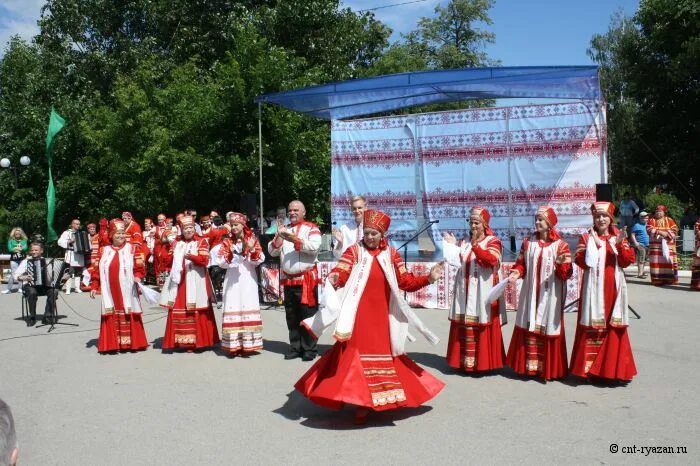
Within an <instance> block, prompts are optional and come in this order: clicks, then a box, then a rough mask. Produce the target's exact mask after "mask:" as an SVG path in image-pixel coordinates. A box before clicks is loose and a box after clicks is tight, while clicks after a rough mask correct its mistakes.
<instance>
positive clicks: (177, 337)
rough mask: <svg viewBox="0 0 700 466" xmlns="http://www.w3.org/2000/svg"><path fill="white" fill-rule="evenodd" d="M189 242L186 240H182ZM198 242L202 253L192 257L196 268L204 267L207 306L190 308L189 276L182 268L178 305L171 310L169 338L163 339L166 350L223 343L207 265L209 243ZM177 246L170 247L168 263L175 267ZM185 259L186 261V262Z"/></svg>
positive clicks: (177, 297)
mask: <svg viewBox="0 0 700 466" xmlns="http://www.w3.org/2000/svg"><path fill="white" fill-rule="evenodd" d="M181 241H185V240H181ZM191 241H198V243H199V244H198V251H199V254H197V255H195V256H192V258H191V259H190V260H191V261H192V262H193V263H194V264H195V266H196V267H203V268H204V279H203V280H204V281H203V283H201V284H200V286H205V287H206V293H207V296H209V299H207V302H206V304H203V305H202V306H201V307H195V308H194V309H193V308H188V306H187V279H186V277H185V267H184V266H183V267H182V272H181V275H180V276H181V278H180V284H179V285H178V288H177V295H176V297H175V302H174V303H173V305H172V306H171V307H170V308H169V312H168V320H167V322H166V324H165V336H164V337H163V349H164V350H171V349H176V348H177V349H187V350H193V349H201V348H209V347H212V346H214V345H215V344H217V343H219V342H220V341H221V339H220V338H219V330H218V328H217V325H216V317H214V309H213V308H212V305H211V296H213V292H212V288H211V280H209V273H208V272H207V264H208V263H209V253H208V247H207V245H206V240H204V239H194V240H191ZM175 244H177V243H173V246H172V247H171V248H169V250H170V254H169V256H168V257H169V262H167V263H166V265H167V266H168V267H171V265H172V260H173V251H174V249H175ZM183 260H184V259H183Z"/></svg>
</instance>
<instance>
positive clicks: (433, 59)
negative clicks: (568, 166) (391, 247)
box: [0, 0, 493, 233]
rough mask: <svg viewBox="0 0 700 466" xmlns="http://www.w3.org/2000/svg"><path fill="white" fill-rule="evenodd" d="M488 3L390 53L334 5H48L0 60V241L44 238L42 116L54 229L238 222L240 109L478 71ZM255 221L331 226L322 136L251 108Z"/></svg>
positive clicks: (191, 1) (242, 153) (243, 120)
mask: <svg viewBox="0 0 700 466" xmlns="http://www.w3.org/2000/svg"><path fill="white" fill-rule="evenodd" d="M491 4H492V1H491V0H454V1H452V2H450V4H448V5H447V6H446V7H444V8H442V7H438V9H436V15H437V16H436V18H435V19H434V20H432V19H430V18H423V20H421V24H420V26H419V29H418V31H416V33H415V34H409V36H407V38H406V40H405V41H404V42H403V43H402V44H394V46H392V47H388V41H387V40H388V37H389V35H390V33H391V31H390V30H389V29H388V28H387V27H386V26H385V25H384V24H382V23H381V22H379V21H377V20H376V19H375V18H374V16H373V14H372V13H362V14H359V13H354V12H352V11H351V10H350V9H347V8H341V5H340V1H339V0H289V1H287V0H285V1H279V0H255V1H253V0H167V1H166V0H128V1H112V0H48V1H47V3H46V5H45V6H44V7H43V9H42V16H41V19H40V21H39V25H40V28H41V32H40V34H39V35H38V36H37V37H35V38H34V40H33V41H32V42H31V43H27V42H25V41H22V40H20V39H19V38H13V39H12V40H11V41H10V42H9V43H8V44H7V48H6V50H5V54H4V56H3V57H2V59H0V89H1V90H2V91H1V92H0V152H1V153H2V154H3V156H7V157H9V158H10V159H11V160H12V162H13V164H14V165H18V161H19V157H20V156H22V155H29V156H30V157H31V158H32V165H31V166H30V167H29V168H26V169H20V170H19V171H18V175H19V186H20V188H21V189H19V190H15V189H14V174H13V173H12V172H11V171H9V170H0V196H1V198H2V199H3V209H2V210H0V229H1V228H6V229H9V228H10V227H12V226H15V225H18V226H21V227H23V228H24V229H25V230H26V231H27V232H28V233H31V232H42V231H45V215H46V206H45V192H46V183H47V180H46V159H45V154H44V139H45V135H46V126H47V123H48V116H49V110H50V108H51V106H52V105H53V106H55V108H56V110H57V111H58V112H59V113H60V114H61V115H62V116H63V117H64V118H65V120H66V126H65V128H64V130H63V131H62V132H61V133H60V134H59V136H58V138H57V140H56V145H55V149H54V164H53V167H54V171H53V173H54V180H55V184H56V192H57V205H56V224H55V228H56V229H57V230H58V231H60V230H62V229H63V228H65V226H66V225H67V224H68V223H69V221H70V219H71V218H73V217H79V218H81V219H82V220H83V222H87V221H95V220H97V219H99V218H100V217H103V216H104V217H108V218H109V217H113V216H116V215H118V214H119V213H120V212H121V211H122V210H131V211H133V212H134V213H135V214H136V216H137V218H138V219H142V218H143V217H145V216H154V215H155V214H156V213H157V212H160V211H162V212H167V213H169V214H174V213H175V212H178V211H180V210H182V209H184V208H190V207H191V208H195V209H197V210H199V211H201V212H204V211H207V210H209V209H212V208H215V209H217V210H219V211H220V212H221V211H224V212H225V211H227V210H238V209H239V208H240V199H241V198H242V196H243V195H244V194H246V193H256V198H257V194H258V106H257V105H256V104H255V103H254V98H255V97H256V96H258V95H260V94H264V93H267V92H277V91H282V90H287V89H293V88H299V87H304V86H309V85H315V84H321V83H326V82H329V81H335V80H343V79H348V78H353V77H360V76H372V75H376V74H382V73H391V72H399V71H406V70H410V71H415V70H420V69H431V68H444V67H451V66H472V65H481V64H483V63H485V62H486V61H487V59H486V56H485V55H484V53H483V50H482V46H483V44H484V43H486V42H489V41H492V40H493V36H492V35H491V34H490V33H485V32H482V31H479V30H476V29H474V28H473V24H474V23H476V22H483V23H485V24H490V19H489V18H488V15H487V14H486V10H488V8H489V7H490V6H491ZM262 122H263V127H262V132H263V191H264V192H263V194H264V202H265V210H269V209H274V208H275V207H276V206H278V205H286V204H287V203H288V202H289V201H290V200H292V199H297V198H298V199H301V200H302V201H304V203H305V204H306V207H307V212H308V217H309V218H311V219H312V220H314V221H317V222H319V223H321V224H323V223H325V222H327V221H328V219H329V214H330V212H329V208H330V206H329V202H328V200H329V198H330V181H329V180H330V157H329V154H330V131H329V128H328V124H327V122H323V121H319V120H315V119H312V118H309V117H305V116H302V115H299V114H296V113H293V112H289V111H287V110H284V109H282V108H279V107H274V106H269V107H263V109H262Z"/></svg>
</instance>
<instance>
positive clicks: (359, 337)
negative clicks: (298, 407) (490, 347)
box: [295, 210, 444, 411]
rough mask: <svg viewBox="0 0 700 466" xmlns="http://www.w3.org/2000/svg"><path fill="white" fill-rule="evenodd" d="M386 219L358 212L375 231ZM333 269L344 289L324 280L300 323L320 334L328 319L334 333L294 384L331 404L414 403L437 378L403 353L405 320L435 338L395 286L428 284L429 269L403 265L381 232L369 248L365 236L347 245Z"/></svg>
mask: <svg viewBox="0 0 700 466" xmlns="http://www.w3.org/2000/svg"><path fill="white" fill-rule="evenodd" d="M390 221H391V219H390V218H389V217H388V216H387V215H386V214H384V213H382V212H379V211H374V210H367V211H365V213H364V224H365V227H367V228H372V229H375V230H377V231H380V232H381V233H382V235H383V234H384V233H385V232H386V230H387V229H388V228H389V224H390ZM334 273H335V274H337V276H338V281H337V282H336V285H335V286H337V287H343V289H342V290H341V291H339V292H336V291H335V289H334V287H333V286H331V284H330V282H328V281H327V282H326V286H325V288H324V300H325V304H326V305H325V307H323V308H322V309H321V311H320V312H318V313H317V314H316V315H315V316H313V317H312V318H309V319H305V320H304V321H303V325H304V326H305V327H306V328H307V329H308V331H309V332H310V333H312V334H313V335H315V336H320V335H321V333H322V332H323V330H325V329H326V328H328V327H329V326H331V325H333V324H335V330H334V337H335V339H336V340H337V341H336V343H335V344H334V345H333V347H332V348H331V349H330V350H329V351H327V352H326V353H325V354H324V355H323V356H322V357H321V359H320V360H318V361H317V362H316V363H315V364H314V365H313V366H312V367H311V369H309V371H308V372H306V374H304V375H303V376H302V377H301V379H299V381H298V382H297V383H296V384H295V388H296V389H297V390H299V391H300V392H301V393H302V394H303V395H304V396H306V397H307V398H309V399H310V400H311V401H313V402H314V403H316V404H319V405H321V406H324V407H327V408H332V409H340V408H341V407H342V406H343V405H344V404H346V403H350V404H353V405H356V406H358V407H363V408H369V409H373V410H377V411H380V410H389V409H396V408H400V407H416V406H420V405H422V404H423V403H425V402H427V401H428V400H430V399H431V398H433V397H434V396H435V395H437V394H438V393H439V392H440V390H442V388H443V387H444V384H443V383H442V382H441V381H440V380H438V379H436V378H435V377H433V376H432V375H431V374H429V373H428V372H427V371H425V370H424V369H422V368H421V367H420V366H418V365H417V364H416V363H414V362H413V361H412V360H411V359H409V358H408V356H407V355H406V352H405V349H404V346H405V341H406V339H407V338H412V337H410V336H409V334H408V324H409V323H410V324H411V325H412V326H413V327H415V328H416V329H417V330H418V331H419V332H420V333H422V334H423V335H424V336H425V337H426V338H427V339H428V340H429V341H430V342H431V343H433V344H437V342H438V341H439V340H438V338H437V337H436V336H435V335H434V334H433V333H432V332H431V331H430V330H429V329H427V328H426V327H425V326H424V325H423V323H422V322H421V321H420V320H419V319H418V317H417V316H416V315H415V313H414V312H413V311H412V310H411V308H410V307H409V306H408V304H407V303H406V301H405V300H404V299H403V297H402V293H401V291H400V290H407V291H415V290H418V289H420V288H422V287H424V286H426V285H428V283H429V276H427V275H426V276H414V275H413V274H411V273H410V272H408V271H407V270H406V266H405V264H404V263H403V261H402V259H401V256H400V255H399V253H398V252H397V251H396V249H394V248H392V247H389V246H388V245H387V242H386V239H384V238H382V240H381V243H380V245H379V247H377V248H375V249H368V248H367V247H366V246H365V244H364V242H360V243H357V244H355V245H353V246H352V247H350V248H349V249H348V250H346V251H345V253H344V254H343V257H342V258H341V259H340V262H339V263H338V265H337V266H336V267H335V268H334V269H333V271H332V272H331V274H334Z"/></svg>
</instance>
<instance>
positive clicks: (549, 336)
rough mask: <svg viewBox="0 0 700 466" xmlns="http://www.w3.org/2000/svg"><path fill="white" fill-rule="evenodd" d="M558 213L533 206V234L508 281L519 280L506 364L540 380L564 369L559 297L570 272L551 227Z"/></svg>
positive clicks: (564, 246)
mask: <svg viewBox="0 0 700 466" xmlns="http://www.w3.org/2000/svg"><path fill="white" fill-rule="evenodd" d="M556 224H557V215H556V213H555V212H554V209H552V208H551V207H549V206H542V207H540V208H539V209H537V214H536V215H535V230H536V231H535V234H534V235H533V236H531V237H530V238H525V239H524V240H523V244H522V246H521V248H520V255H519V256H518V259H517V260H516V261H515V265H514V266H513V268H512V270H511V273H510V277H509V278H508V279H509V280H511V282H515V281H516V280H517V279H518V278H522V279H523V286H522V288H521V290H520V296H519V297H518V312H517V314H516V315H515V327H514V328H513V336H512V337H511V339H510V346H509V347H508V356H507V357H506V364H507V365H508V366H510V367H511V368H512V369H513V370H514V371H515V372H517V373H518V374H520V375H528V376H536V377H539V378H542V379H544V380H552V379H561V378H564V377H566V376H567V374H568V364H567V360H566V336H565V334H564V325H563V324H564V322H563V317H564V301H565V299H566V280H568V279H569V278H570V277H571V274H572V273H573V270H572V268H571V251H570V250H569V245H568V244H566V242H565V241H564V240H563V239H561V237H560V236H559V232H557V230H556V229H555V228H554V226H555V225H556Z"/></svg>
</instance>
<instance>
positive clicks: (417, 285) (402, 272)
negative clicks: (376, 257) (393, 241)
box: [391, 248, 430, 291]
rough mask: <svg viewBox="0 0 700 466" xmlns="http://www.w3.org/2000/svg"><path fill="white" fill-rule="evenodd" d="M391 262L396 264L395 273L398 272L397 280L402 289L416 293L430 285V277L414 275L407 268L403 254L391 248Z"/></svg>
mask: <svg viewBox="0 0 700 466" xmlns="http://www.w3.org/2000/svg"><path fill="white" fill-rule="evenodd" d="M391 261H392V263H393V264H394V271H395V272H396V279H397V280H398V282H399V288H400V289H402V290H404V291H416V290H420V289H421V288H423V287H424V286H427V285H429V284H430V275H429V274H428V275H413V274H412V273H411V272H409V271H408V269H407V268H406V264H405V263H404V261H403V258H402V257H401V254H399V252H398V251H397V250H396V249H394V248H391Z"/></svg>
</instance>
